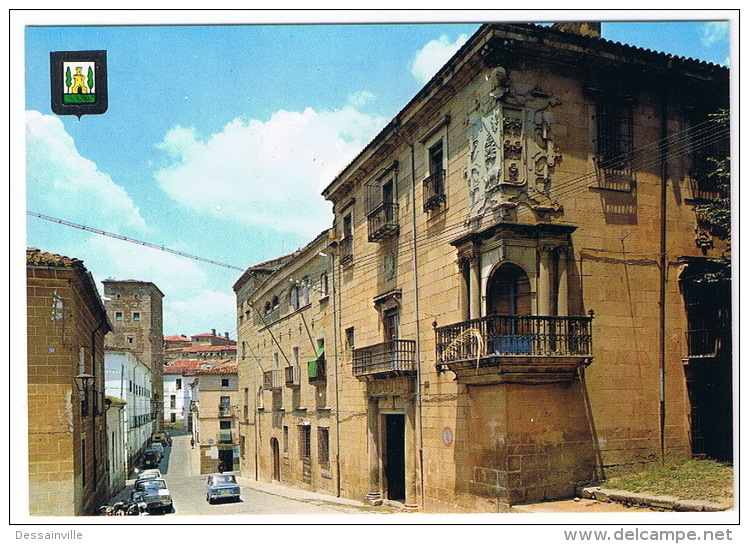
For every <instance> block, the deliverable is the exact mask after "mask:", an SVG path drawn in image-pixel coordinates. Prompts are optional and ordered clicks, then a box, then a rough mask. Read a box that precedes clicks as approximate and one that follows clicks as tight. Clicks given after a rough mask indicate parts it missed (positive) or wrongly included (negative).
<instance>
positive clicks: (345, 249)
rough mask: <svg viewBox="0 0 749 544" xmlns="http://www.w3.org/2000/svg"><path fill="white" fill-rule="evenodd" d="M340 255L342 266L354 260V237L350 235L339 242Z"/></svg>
mask: <svg viewBox="0 0 749 544" xmlns="http://www.w3.org/2000/svg"><path fill="white" fill-rule="evenodd" d="M338 254H339V255H340V260H341V264H347V263H350V262H351V261H353V260H354V237H353V236H351V235H350V234H349V235H347V236H344V237H343V238H341V240H340V241H339V242H338Z"/></svg>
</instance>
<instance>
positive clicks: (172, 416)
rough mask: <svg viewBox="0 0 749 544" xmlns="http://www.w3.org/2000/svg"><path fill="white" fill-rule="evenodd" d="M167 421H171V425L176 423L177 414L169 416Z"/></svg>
mask: <svg viewBox="0 0 749 544" xmlns="http://www.w3.org/2000/svg"><path fill="white" fill-rule="evenodd" d="M169 421H171V422H172V423H175V422H176V421H177V414H175V413H172V414H170V416H169Z"/></svg>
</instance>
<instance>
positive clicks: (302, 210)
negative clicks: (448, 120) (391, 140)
mask: <svg viewBox="0 0 749 544" xmlns="http://www.w3.org/2000/svg"><path fill="white" fill-rule="evenodd" d="M371 98H372V97H371V96H370V95H368V94H367V93H358V94H357V95H356V96H355V97H354V98H353V99H351V100H352V101H356V100H358V102H359V103H360V104H361V103H363V102H362V101H364V100H368V99H371ZM385 122H386V119H385V118H382V117H375V116H370V115H367V114H364V113H361V112H359V111H358V110H357V109H356V108H354V107H353V106H352V105H348V106H345V107H343V108H342V109H339V110H333V111H315V110H313V109H311V108H307V109H305V110H304V111H301V112H296V111H285V110H281V111H277V112H276V113H275V114H273V116H272V117H271V118H270V119H269V120H267V121H259V120H255V119H250V120H243V119H234V120H232V121H231V122H229V123H228V124H227V125H226V126H224V127H223V129H222V130H221V131H220V132H218V133H216V134H212V135H210V136H208V137H205V138H203V137H201V136H200V134H199V133H198V131H197V130H196V129H195V128H193V127H181V126H177V127H174V128H173V129H172V130H170V131H169V132H168V133H167V134H166V135H165V136H164V139H163V140H162V142H160V143H159V144H158V145H157V147H158V148H160V149H162V150H163V151H165V152H166V153H167V155H168V156H169V160H170V163H169V164H168V165H167V166H165V167H163V168H161V169H159V170H157V171H156V172H155V174H154V175H155V177H156V180H157V181H158V183H159V185H160V187H161V188H162V189H163V190H164V191H165V192H166V194H167V195H168V196H169V197H170V198H172V199H173V200H175V201H177V202H178V203H180V204H181V205H182V206H184V207H186V208H187V209H189V210H191V211H193V212H197V213H200V214H209V215H214V216H215V214H221V215H220V217H222V218H223V219H225V220H226V219H228V220H231V221H234V222H236V223H238V224H241V225H252V226H257V227H262V228H265V229H271V230H276V231H284V232H294V233H299V234H302V235H304V236H314V235H315V234H317V233H318V232H320V231H321V230H322V229H324V228H326V227H327V226H329V225H330V222H331V219H332V216H331V214H330V206H329V204H328V203H327V202H325V200H324V199H323V198H322V196H321V195H320V191H321V190H322V189H323V188H324V187H325V186H326V185H327V184H328V183H330V182H331V181H332V180H333V178H334V177H335V175H336V174H337V173H338V172H339V171H340V170H341V169H342V168H343V167H344V166H345V165H346V164H348V162H349V161H350V160H351V159H353V157H354V156H355V155H356V153H358V152H359V151H360V150H361V149H362V147H363V146H364V145H365V144H366V143H367V142H368V141H369V140H370V139H371V138H372V137H373V136H374V135H375V134H376V133H377V132H378V131H379V130H380V129H381V128H382V127H383V126H384V125H385Z"/></svg>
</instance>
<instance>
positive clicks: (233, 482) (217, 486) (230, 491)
mask: <svg viewBox="0 0 749 544" xmlns="http://www.w3.org/2000/svg"><path fill="white" fill-rule="evenodd" d="M218 499H234V500H236V501H239V500H241V496H240V490H239V484H238V483H237V477H236V476H235V475H234V474H212V475H210V476H208V488H207V490H206V494H205V500H207V501H208V503H209V504H213V501H215V500H218Z"/></svg>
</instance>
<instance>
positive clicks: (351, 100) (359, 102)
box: [348, 91, 377, 108]
mask: <svg viewBox="0 0 749 544" xmlns="http://www.w3.org/2000/svg"><path fill="white" fill-rule="evenodd" d="M375 98H377V96H376V95H375V94H374V93H371V92H369V91H358V92H355V93H352V94H350V95H348V104H349V105H350V106H353V107H355V108H359V107H361V106H364V105H366V104H369V103H370V102H371V101H372V100H374V99H375Z"/></svg>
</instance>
